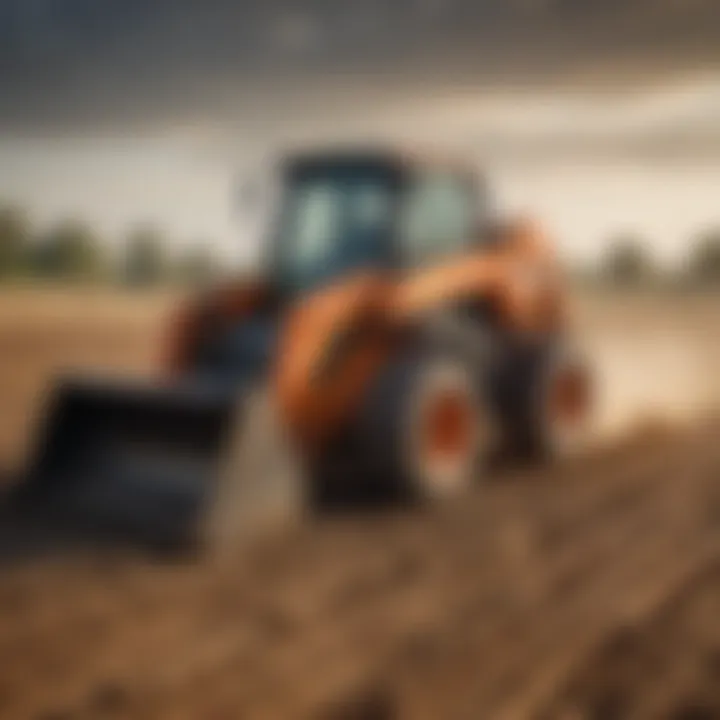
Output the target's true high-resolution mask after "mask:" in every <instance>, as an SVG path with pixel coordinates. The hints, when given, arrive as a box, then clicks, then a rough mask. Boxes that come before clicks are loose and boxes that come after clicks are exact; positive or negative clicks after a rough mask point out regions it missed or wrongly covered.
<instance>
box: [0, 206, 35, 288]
mask: <svg viewBox="0 0 720 720" xmlns="http://www.w3.org/2000/svg"><path fill="white" fill-rule="evenodd" d="M30 235H31V231H30V223H29V221H28V218H27V215H26V214H25V212H23V210H21V209H20V208H18V207H14V206H6V207H2V208H0V280H1V279H4V278H8V277H11V276H13V275H17V274H18V273H20V272H21V271H22V269H23V265H24V262H25V257H26V253H27V252H28V244H29V242H30Z"/></svg>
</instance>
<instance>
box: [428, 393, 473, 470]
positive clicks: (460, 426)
mask: <svg viewBox="0 0 720 720" xmlns="http://www.w3.org/2000/svg"><path fill="white" fill-rule="evenodd" d="M472 433H473V412H472V407H471V404H470V403H469V402H468V400H467V398H466V397H464V396H463V395H462V394H461V393H459V392H450V391H446V392H443V393H441V394H438V395H437V396H435V397H433V398H431V399H430V401H429V402H428V404H427V406H426V408H425V411H424V417H423V432H422V438H423V442H422V447H423V450H424V455H425V457H426V459H427V460H428V461H430V462H443V461H447V460H454V459H456V458H458V457H462V456H463V455H464V454H465V453H467V452H468V450H469V448H470V447H471V445H472Z"/></svg>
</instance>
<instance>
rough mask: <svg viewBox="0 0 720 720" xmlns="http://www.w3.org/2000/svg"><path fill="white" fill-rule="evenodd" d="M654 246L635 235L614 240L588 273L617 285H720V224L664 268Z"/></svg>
mask: <svg viewBox="0 0 720 720" xmlns="http://www.w3.org/2000/svg"><path fill="white" fill-rule="evenodd" d="M650 248H651V245H650V243H648V242H647V241H644V240H643V238H641V237H638V236H634V235H621V236H619V237H616V238H614V239H612V240H611V242H610V243H609V244H608V247H607V249H606V251H605V255H604V257H603V258H602V259H601V261H600V264H599V267H596V268H593V269H591V270H590V271H589V272H586V273H585V275H586V277H587V276H588V275H589V276H590V278H593V277H594V279H596V280H598V281H601V282H605V283H610V284H613V285H616V286H626V287H630V286H642V285H672V286H680V287H687V288H712V287H715V288H720V227H718V228H713V229H709V230H706V231H705V232H701V233H700V234H699V235H698V236H697V237H696V238H694V239H691V241H690V244H689V246H688V248H687V252H686V253H685V254H684V260H683V261H682V262H680V263H678V264H677V265H676V266H675V267H673V268H671V269H668V268H662V267H660V266H659V264H658V263H657V262H656V260H655V258H654V257H653V255H652V253H651V250H650Z"/></svg>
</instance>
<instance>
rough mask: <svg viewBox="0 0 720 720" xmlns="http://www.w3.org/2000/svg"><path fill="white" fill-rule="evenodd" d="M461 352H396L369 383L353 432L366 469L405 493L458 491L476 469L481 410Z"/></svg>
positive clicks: (443, 495)
mask: <svg viewBox="0 0 720 720" xmlns="http://www.w3.org/2000/svg"><path fill="white" fill-rule="evenodd" d="M477 386H478V383H477V379H476V377H474V373H473V371H472V368H470V367H469V365H468V363H466V362H464V361H463V360H461V359H459V358H456V357H452V356H448V355H441V354H430V353H421V354H419V355H417V356H411V357H403V358H400V359H398V360H396V361H395V362H393V363H392V364H391V365H390V366H388V367H387V368H386V369H385V371H384V372H383V373H382V375H381V377H380V378H379V379H378V381H377V382H376V383H375V384H374V386H373V387H372V388H371V391H370V393H369V395H368V398H367V402H366V404H365V408H364V412H363V414H362V418H361V423H360V428H359V433H360V441H361V442H360V446H361V448H362V456H363V459H364V461H365V462H367V463H368V465H369V467H370V473H371V474H372V476H373V478H374V479H375V481H376V482H377V480H378V479H379V480H380V482H382V483H383V485H384V486H385V487H386V488H387V489H388V490H391V491H393V492H394V493H395V494H398V495H400V496H401V497H404V498H406V499H412V500H418V501H436V500H442V499H447V498H452V497H457V496H458V495H461V494H462V493H464V492H465V491H467V490H468V488H469V487H470V486H471V485H472V483H473V481H474V480H475V479H476V477H477V475H478V474H479V473H480V472H481V464H482V461H483V460H484V459H485V455H486V452H487V445H488V442H489V428H490V423H489V416H488V414H487V411H486V406H485V403H484V402H483V399H482V398H481V397H480V396H479V394H478V391H477Z"/></svg>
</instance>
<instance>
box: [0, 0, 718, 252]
mask: <svg viewBox="0 0 720 720" xmlns="http://www.w3.org/2000/svg"><path fill="white" fill-rule="evenodd" d="M369 138H383V139H393V140H394V139H398V140H400V141H402V142H403V144H405V145H407V144H414V143H417V144H419V145H430V146H431V147H441V148H447V149H450V150H451V151H455V152H458V153H460V154H462V155H463V156H464V157H470V158H471V159H473V160H474V161H476V162H477V164H478V167H482V168H483V169H485V170H486V172H487V173H488V174H489V176H490V179H491V181H492V185H493V187H494V188H495V195H496V197H497V203H498V211H499V212H505V213H511V212H525V213H532V214H534V215H536V216H538V217H539V218H540V219H541V220H542V221H543V222H545V224H546V225H547V226H548V227H549V229H550V230H551V231H552V232H553V233H554V234H555V235H556V236H557V238H558V243H559V244H560V247H561V249H562V250H563V251H564V252H565V253H567V254H568V256H570V257H572V258H578V259H586V258H595V257H597V256H599V255H600V254H601V253H602V252H603V250H604V248H605V247H606V246H607V243H608V241H609V240H610V239H611V238H612V237H614V236H616V235H618V234H625V233H632V234H637V235H638V236H639V237H642V238H646V239H647V241H648V242H649V243H651V245H652V248H653V250H654V252H655V253H656V254H657V256H658V257H659V259H661V260H667V261H672V260H674V259H677V258H678V257H681V256H682V254H683V252H684V251H685V250H686V248H687V247H688V242H689V240H690V238H691V237H692V236H693V235H694V234H696V233H698V232H701V231H702V230H704V229H706V228H709V227H711V226H713V225H720V203H718V197H719V196H720V2H718V0H484V1H483V0H475V1H473V0H394V1H393V2H387V0H386V1H384V2H383V1H382V0H362V1H361V0H358V1H357V2H350V1H349V0H256V1H250V0H236V1H235V2H231V1H230V0H204V2H202V3H199V2H196V0H155V1H154V2H146V0H104V1H103V2H100V1H99V0H0V201H3V200H5V201H10V202H18V203H21V204H23V205H24V206H26V207H27V208H28V209H29V210H30V211H31V213H32V214H33V216H34V217H35V218H36V220H37V222H38V223H40V224H48V223H51V222H54V221H56V220H58V219H61V218H63V217H65V216H68V215H80V216H82V217H84V218H86V219H88V220H89V221H91V222H93V223H94V224H95V225H96V226H97V227H98V228H99V229H100V230H101V232H102V233H103V234H104V236H106V237H107V238H108V241H109V242H111V243H113V244H114V245H116V246H117V245H119V244H121V243H122V238H123V236H124V234H125V233H126V232H127V230H128V228H131V227H132V226H134V225H135V224H139V223H147V222H150V223H154V224H156V225H158V226H159V227H161V228H163V229H164V230H165V231H166V232H167V234H168V235H169V236H171V237H172V238H173V241H174V242H175V243H176V244H178V245H181V244H183V243H196V242H209V243H212V244H213V246H215V247H217V248H218V250H219V251H220V252H221V253H222V254H223V255H225V256H226V257H228V259H230V260H232V261H233V262H237V263H244V262H246V261H247V260H248V259H249V258H250V257H252V256H253V253H254V250H255V248H256V246H257V243H258V237H259V234H258V228H257V227H256V226H255V225H253V223H252V222H250V219H249V218H248V217H244V216H242V215H241V214H240V213H238V212H237V211H234V210H233V207H234V205H235V203H234V197H233V196H234V190H233V188H234V187H236V186H237V183H238V178H243V177H247V176H251V175H254V174H255V173H256V172H259V171H260V168H262V167H263V165H264V162H265V161H266V160H267V158H269V157H272V156H273V155H274V154H275V153H277V152H278V151H279V150H281V149H282V148H284V147H286V146H288V145H296V144H301V143H303V142H312V143H314V144H318V143H321V142H323V141H327V140H348V141H352V140H355V139H357V140H361V141H362V140H366V139H369Z"/></svg>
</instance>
